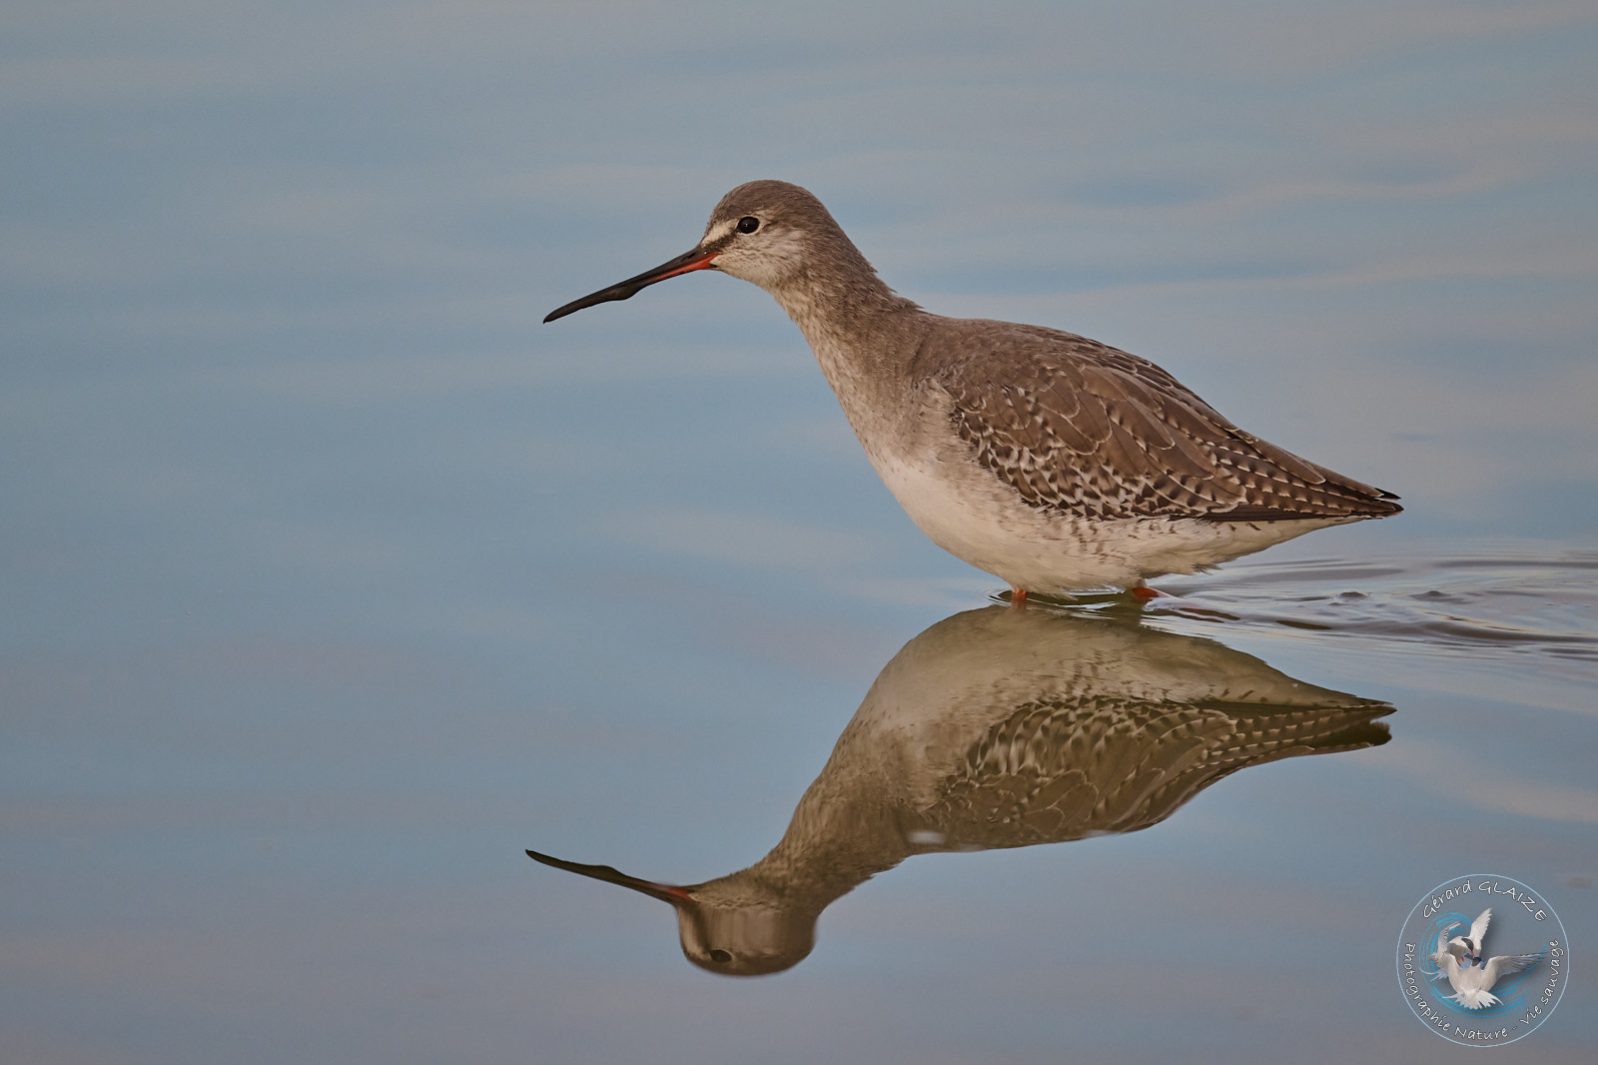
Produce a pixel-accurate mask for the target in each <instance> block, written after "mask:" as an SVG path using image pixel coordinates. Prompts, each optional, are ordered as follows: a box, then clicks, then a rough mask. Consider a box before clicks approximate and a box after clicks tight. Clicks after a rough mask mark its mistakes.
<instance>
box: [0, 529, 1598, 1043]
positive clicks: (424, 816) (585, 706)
mask: <svg viewBox="0 0 1598 1065" xmlns="http://www.w3.org/2000/svg"><path fill="white" fill-rule="evenodd" d="M1488 546H1490V547H1491V549H1490V550H1488V549H1486V546H1484V547H1483V548H1482V549H1480V550H1476V551H1472V550H1471V549H1470V548H1469V547H1468V546H1466V547H1462V546H1460V545H1458V544H1448V545H1444V544H1438V545H1435V547H1431V548H1428V549H1426V550H1425V551H1424V552H1423V553H1422V552H1414V553H1410V554H1407V555H1399V554H1386V555H1373V556H1371V557H1368V558H1364V559H1361V560H1359V561H1352V560H1347V559H1335V558H1328V557H1325V556H1318V555H1314V554H1311V553H1309V552H1310V551H1311V550H1312V545H1311V546H1310V547H1306V548H1305V549H1302V553H1301V554H1300V556H1299V557H1297V558H1289V559H1284V560H1272V559H1271V558H1269V557H1267V558H1266V559H1265V560H1261V561H1258V562H1244V563H1239V564H1235V565H1233V566H1231V567H1228V568H1226V569H1224V570H1223V571H1221V572H1218V573H1215V574H1211V575H1207V576H1204V577H1198V578H1186V579H1172V580H1170V581H1167V582H1166V583H1165V586H1166V588H1167V589H1168V590H1169V591H1171V592H1173V593H1176V594H1175V595H1173V596H1172V597H1170V598H1166V599H1161V600H1158V601H1157V602H1155V603H1154V604H1153V605H1152V606H1151V607H1149V608H1147V609H1140V608H1139V607H1137V606H1136V605H1135V604H1132V603H1129V602H1128V601H1126V600H1124V599H1121V598H1117V597H1104V598H1099V599H1093V598H1088V599H1085V600H1083V601H1081V602H1079V603H1075V604H1071V605H1066V606H1048V605H1033V606H1030V607H1028V608H1026V609H1024V610H1017V609H1012V608H1010V607H1008V606H1005V605H1001V604H994V603H991V602H990V603H988V604H984V602H983V597H982V596H981V595H980V594H972V595H970V596H969V597H967V596H966V595H965V593H964V591H962V590H961V589H958V588H957V589H955V590H953V591H949V592H948V593H947V594H948V595H949V597H950V598H951V599H955V600H961V599H964V600H965V601H962V602H959V603H958V604H957V605H958V606H960V607H961V609H959V610H956V611H954V612H953V613H950V614H948V616H943V615H941V614H940V613H939V611H937V610H929V609H926V608H924V607H904V606H899V607H895V608H893V609H892V610H889V611H887V612H886V614H885V616H883V615H881V612H879V611H872V610H862V609H860V607H859V605H858V603H856V604H854V605H853V606H852V607H851V606H849V605H848V604H846V605H845V607H844V608H843V609H841V610H840V618H841V619H842V620H840V621H837V622H829V621H828V620H827V619H826V618H825V616H824V614H823V613H822V612H821V611H820V610H819V608H814V607H810V606H802V607H790V606H789V604H785V603H783V602H781V601H776V600H773V599H771V598H768V597H765V596H761V595H751V596H748V597H744V598H739V597H734V596H724V597H723V600H722V601H720V602H714V601H708V600H709V599H710V597H708V596H706V597H701V598H700V599H699V600H697V601H696V600H694V599H692V598H689V599H687V600H686V601H685V600H683V599H680V598H678V597H675V596H664V595H660V594H649V593H648V592H646V591H635V592H634V594H633V595H632V596H630V597H625V596H620V595H617V594H615V593H614V591H612V592H609V593H605V594H601V595H596V596H595V597H593V598H591V599H586V600H584V599H577V600H573V601H571V602H567V603H563V604H560V605H559V606H555V607H552V609H551V612H550V616H549V617H548V618H547V619H545V620H546V621H547V622H548V623H549V624H550V625H551V626H558V627H559V628H560V629H561V630H562V631H563V632H564V633H565V634H566V635H564V636H562V637H559V638H556V639H555V640H554V641H553V642H555V643H556V644H558V645H559V646H561V647H562V648H563V649H564V650H563V654H562V658H565V659H569V660H565V661H559V662H548V661H544V662H541V663H540V664H539V666H538V676H536V677H533V678H529V677H528V676H527V675H525V674H523V673H521V672H520V669H519V667H518V665H517V663H518V662H520V661H522V660H524V659H525V658H526V657H528V656H529V655H532V656H534V657H538V656H537V652H536V650H535V648H534V644H535V643H536V642H537V641H536V640H532V639H529V640H528V641H526V642H523V641H521V640H518V639H513V638H503V637H502V638H500V639H498V640H490V639H488V638H486V637H484V638H482V639H480V640H479V641H477V643H476V647H475V652H473V653H471V654H468V653H466V652H464V651H459V652H457V653H454V654H452V655H443V654H441V653H439V652H438V651H437V650H436V649H435V650H433V651H431V652H429V651H426V650H422V651H418V652H416V653H412V654H405V655H400V654H396V653H393V652H392V651H381V650H378V649H376V648H374V647H370V646H368V647H354V646H348V645H342V646H341V645H339V644H338V643H337V642H327V643H324V642H321V641H312V640H306V641H304V642H303V643H294V644H290V645H284V644H282V643H281V642H279V641H276V640H273V639H270V638H262V639H260V640H254V641H246V642H245V643H244V644H243V645H234V644H230V643H229V642H227V641H217V642H215V643H212V644H209V645H202V646H201V647H200V648H198V649H197V650H195V651H194V652H193V653H192V654H180V655H176V656H173V655H170V654H168V655H167V656H165V657H163V655H162V652H161V650H160V649H159V648H157V647H156V646H155V645H154V644H153V642H152V643H151V644H150V645H147V646H145V647H144V648H142V649H140V650H139V651H138V652H137V653H135V654H131V655H128V656H126V657H121V658H117V657H114V656H111V657H108V656H99V657H98V659H97V660H86V659H73V658H72V657H71V656H70V655H66V654H65V653H62V652H57V653H56V655H55V657H52V656H50V655H44V656H43V657H42V658H41V659H39V660H35V661H34V662H32V663H18V664H14V666H13V669H12V670H11V675H12V677H13V680H12V683H13V685H16V684H18V683H20V685H21V687H22V692H23V694H24V695H25V696H27V697H28V698H27V699H26V700H24V701H21V702H16V703H13V706H20V707H22V708H23V713H22V714H21V715H20V717H17V716H15V715H14V716H13V732H14V733H16V735H17V740H18V742H17V743H15V744H13V745H12V747H11V752H10V754H9V755H8V756H7V760H8V762H9V763H10V766H11V768H10V770H9V772H8V775H7V779H8V781H9V782H10V783H9V785H8V794H9V801H8V803H7V807H6V808H7V820H8V825H9V827H8V837H9V839H10V841H11V842H10V845H9V850H10V853H11V855H12V860H11V861H8V862H7V863H6V868H5V871H4V874H3V876H4V880H5V883H6V887H7V897H8V899H10V900H11V905H10V906H9V907H8V910H9V916H8V917H7V918H6V921H7V927H8V936H7V942H8V944H9V946H8V949H7V959H6V964H7V965H8V966H9V967H11V969H12V971H14V972H15V971H18V970H25V971H26V972H28V973H29V974H30V976H29V979H28V980H27V981H26V982H24V983H18V982H16V981H8V984H7V990H6V992H5V997H6V1000H7V1002H8V1006H7V1009H8V1018H9V1019H8V1022H7V1024H8V1029H9V1030H10V1033H11V1035H10V1038H11V1039H12V1040H13V1041H14V1045H17V1046H21V1047H25V1048H27V1047H31V1048H35V1049H36V1050H37V1052H38V1053H37V1056H36V1057H33V1056H30V1055H25V1056H24V1058H23V1059H19V1060H133V1061H207V1060H216V1059H217V1057H218V1055H221V1056H223V1057H226V1058H228V1059H229V1060H260V1061H278V1060H285V1059H287V1058H289V1057H303V1058H308V1059H322V1060H327V1059H343V1058H348V1059H351V1060H357V1059H358V1060H390V1061H428V1060H439V1059H444V1058H449V1059H459V1060H466V1059H470V1060H495V1061H513V1060H534V1061H596V1062H598V1061H613V1060H619V1059H622V1058H627V1057H637V1056H639V1055H647V1056H649V1057H651V1058H653V1059H655V1060H662V1061H683V1062H686V1061H698V1060H705V1059H706V1057H707V1056H708V1057H710V1058H711V1059H721V1058H723V1057H728V1058H730V1057H734V1056H748V1055H758V1056H760V1057H763V1058H767V1059H771V1060H778V1061H801V1060H809V1059H811V1058H812V1057H813V1055H814V1054H815V1053H816V1052H817V1050H818V1048H825V1049H826V1050H827V1051H828V1052H829V1053H833V1054H835V1055H839V1056H843V1057H845V1058H846V1059H850V1060H856V1059H858V1060H864V1059H866V1058H868V1057H869V1058H880V1059H882V1060H894V1061H948V1062H963V1061H977V1060H982V1061H1011V1060H1013V1061H1022V1060H1038V1059H1039V1058H1040V1057H1041V1058H1046V1059H1049V1060H1054V1059H1061V1060H1065V1059H1066V1058H1065V1057H1062V1055H1061V1053H1060V1051H1059V1050H1058V1047H1059V1046H1060V1045H1061V1044H1062V1042H1069V1044H1070V1046H1072V1047H1073V1048H1075V1050H1074V1052H1073V1054H1072V1055H1070V1057H1072V1058H1074V1057H1076V1056H1081V1057H1083V1058H1085V1059H1089V1060H1123V1061H1145V1060H1147V1061H1153V1060H1157V1059H1161V1058H1164V1057H1166V1056H1168V1055H1170V1054H1175V1053H1188V1052H1193V1051H1194V1049H1195V1048H1202V1053H1203V1054H1205V1055H1206V1056H1211V1057H1214V1058H1216V1059H1225V1060H1236V1061H1275V1060H1281V1057H1280V1054H1281V1048H1282V1046H1283V1045H1285V1044H1288V1043H1291V1044H1292V1045H1294V1046H1295V1048H1296V1049H1295V1050H1294V1054H1293V1056H1294V1058H1295V1060H1305V1061H1328V1062H1330V1061H1341V1060H1348V1057H1347V1056H1348V1055H1349V1054H1350V1053H1354V1054H1356V1055H1357V1056H1358V1057H1359V1058H1360V1059H1362V1060H1378V1059H1381V1058H1392V1059H1397V1058H1399V1057H1402V1058H1405V1059H1408V1060H1421V1061H1442V1060H1444V1058H1445V1055H1451V1054H1456V1053H1460V1052H1462V1051H1459V1050H1457V1049H1454V1048H1452V1047H1450V1046H1449V1045H1448V1044H1446V1043H1443V1042H1442V1041H1440V1040H1436V1039H1434V1037H1432V1036H1429V1035H1426V1033H1424V1032H1422V1031H1421V1030H1420V1028H1419V1026H1418V1025H1417V1024H1416V1022H1415V1021H1414V1020H1412V1019H1411V1018H1410V1017H1409V1016H1407V1015H1406V1013H1405V1011H1404V1007H1403V1005H1402V1003H1401V1001H1400V999H1399V997H1398V993H1397V991H1396V982H1395V979H1394V975H1393V971H1392V954H1393V949H1394V941H1395V937H1396V935H1397V930H1398V928H1399V926H1400V923H1401V922H1402V921H1403V919H1404V917H1405V915H1406V913H1407V912H1408V910H1409V907H1410V906H1411V905H1413V903H1414V902H1415V901H1416V899H1418V898H1419V897H1420V895H1421V894H1422V893H1423V892H1425V891H1427V890H1428V889H1429V888H1431V887H1432V886H1433V885H1434V884H1436V883H1437V882H1438V881H1440V880H1442V879H1444V878H1447V877H1450V876H1454V875H1457V874H1460V873H1468V872H1473V871H1485V872H1497V873H1503V874H1507V875H1510V876H1513V877H1515V878H1517V879H1519V880H1521V881H1523V882H1526V883H1528V884H1530V885H1532V886H1533V887H1535V888H1537V889H1539V890H1541V891H1542V892H1544V893H1546V895H1547V897H1548V898H1549V900H1550V901H1552V902H1553V903H1554V905H1555V906H1556V907H1557V908H1558V910H1559V912H1560V914H1561V916H1562V917H1563V920H1564V923H1565V926H1566V928H1567V929H1568V933H1569V936H1570V939H1571V940H1572V941H1573V942H1574V944H1575V955H1574V958H1573V959H1572V962H1573V966H1572V971H1573V973H1574V978H1573V983H1572V984H1571V993H1570V994H1569V996H1568V997H1567V998H1566V999H1565V1001H1564V1002H1563V1003H1562V1005H1561V1007H1560V1010H1559V1012H1558V1014H1557V1015H1556V1016H1555V1018H1554V1019H1553V1020H1552V1021H1551V1022H1549V1023H1548V1024H1547V1025H1545V1026H1544V1027H1543V1028H1542V1029H1541V1030H1540V1031H1538V1032H1536V1033H1534V1034H1533V1036H1532V1037H1530V1038H1528V1039H1526V1040H1524V1041H1522V1042H1521V1043H1518V1044H1516V1045H1515V1046H1514V1047H1511V1048H1507V1049H1504V1050H1500V1051H1496V1052H1495V1053H1499V1054H1503V1055H1505V1056H1506V1057H1505V1060H1516V1061H1551V1062H1552V1061H1572V1060H1576V1059H1577V1057H1578V1056H1579V1054H1580V1053H1583V1052H1584V1051H1583V1048H1585V1047H1588V1046H1590V1045H1591V1044H1592V1040H1593V1038H1594V1036H1595V1032H1594V1028H1595V1023H1598V1022H1595V1020H1594V1011H1593V1010H1592V1009H1591V1006H1592V1003H1593V998H1594V996H1593V992H1592V990H1591V987H1590V985H1588V984H1587V983H1586V982H1585V975H1584V971H1585V960H1584V951H1583V949H1582V948H1583V946H1584V945H1585V944H1586V943H1588V942H1593V941H1594V940H1595V939H1598V914H1595V911H1594V906H1593V882H1594V877H1595V873H1598V870H1595V867H1594V863H1593V856H1594V854H1595V853H1598V850H1595V847H1594V844H1595V842H1598V829H1595V822H1598V796H1595V792H1594V788H1593V785H1592V776H1591V751H1592V741H1591V736H1592V731H1593V729H1594V727H1595V722H1594V708H1593V705H1592V701H1591V699H1592V691H1593V686H1592V682H1593V678H1594V671H1595V664H1598V634H1595V631H1594V626H1593V613H1594V604H1595V600H1598V593H1595V590H1594V587H1593V582H1592V574H1593V569H1594V567H1595V566H1598V554H1594V553H1593V552H1592V551H1591V550H1584V549H1578V548H1574V547H1571V548H1561V547H1558V546H1556V545H1550V544H1546V543H1545V544H1537V545H1526V544H1495V545H1488ZM977 580H978V581H980V580H981V579H980V578H977ZM918 626H919V627H921V628H920V631H917V629H918ZM544 641H545V642H550V641H549V638H548V637H545V638H544ZM900 643H902V644H903V646H902V647H900V646H898V645H899V644H900ZM444 661H448V662H449V663H450V665H449V666H448V667H447V668H446V667H444V666H441V665H440V663H441V662H444ZM552 688H553V689H556V690H558V691H560V692H561V694H560V695H559V697H558V698H551V697H550V696H549V695H547V694H546V693H547V692H548V691H550V690H551V689H552ZM451 692H457V693H458V694H456V695H455V696H454V697H453V698H452V697H451V696H450V693H451ZM30 703H31V705H32V706H33V707H34V708H36V709H35V710H34V711H33V712H28V707H29V704H30ZM1223 777H1224V778H1225V779H1222V778H1223ZM524 848H533V849H534V850H536V851H537V852H539V854H540V856H541V857H542V859H543V860H544V861H545V862H546V863H548V864H549V865H555V866H561V867H564V868H566V869H568V870H571V871H574V872H578V873H583V874H586V875H570V873H569V872H562V871H557V869H556V868H549V867H547V866H546V865H538V864H534V863H532V862H529V861H528V860H527V858H526V857H524V856H523V849H524ZM618 868H619V869H623V870H626V874H622V873H618V872H616V870H617V869H618ZM627 874H633V875H635V876H637V877H639V878H642V879H640V880H634V879H632V877H629V876H628V875H627ZM604 880H610V881H626V882H629V883H632V884H633V885H634V886H635V887H640V888H642V890H641V891H639V892H628V891H623V890H619V889H618V888H617V887H614V886H611V885H610V884H606V883H604V882H603V881H604ZM646 881H647V883H646ZM664 885H689V886H690V887H691V891H692V895H691V897H689V898H687V900H686V901H685V897H684V895H683V894H681V892H680V891H678V890H674V889H670V888H667V887H665V886H664ZM650 895H653V896H654V898H651V897H648V896H650ZM657 899H658V900H661V901H657ZM667 903H671V905H667ZM674 910H676V911H678V913H677V916H674V914H673V911H674ZM679 918H680V920H679ZM679 936H680V939H679ZM685 956H686V959H688V960H685ZM689 961H692V962H693V963H694V964H692V965H691V964H689ZM704 970H709V971H708V972H707V971H704ZM713 974H715V975H713ZM725 974H768V975H759V976H754V977H753V978H748V979H738V978H735V977H732V976H729V975H725Z"/></svg>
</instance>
